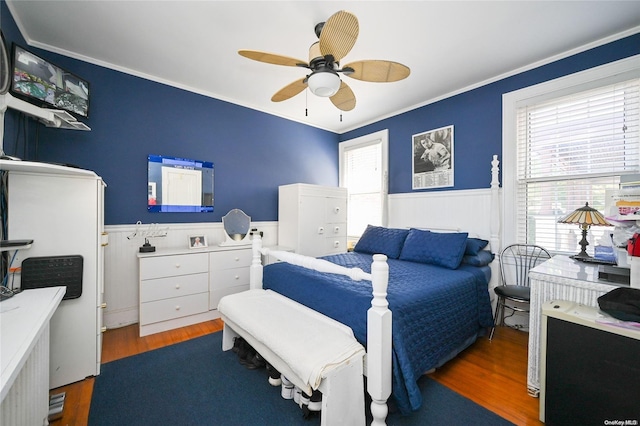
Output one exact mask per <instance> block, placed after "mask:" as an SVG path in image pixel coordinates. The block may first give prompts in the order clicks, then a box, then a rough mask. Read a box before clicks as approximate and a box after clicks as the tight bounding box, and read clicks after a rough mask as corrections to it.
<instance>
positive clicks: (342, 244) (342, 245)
mask: <svg viewBox="0 0 640 426" xmlns="http://www.w3.org/2000/svg"><path fill="white" fill-rule="evenodd" d="M346 251H347V237H344V236H341V237H338V236H336V237H327V238H326V239H325V241H324V252H325V253H327V254H336V253H346Z"/></svg>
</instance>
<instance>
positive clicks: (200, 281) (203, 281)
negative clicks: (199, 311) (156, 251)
mask: <svg viewBox="0 0 640 426" xmlns="http://www.w3.org/2000/svg"><path fill="white" fill-rule="evenodd" d="M208 290H209V274H208V273H206V272H205V273H201V274H191V275H179V276H175V277H167V278H156V279H153V280H143V281H141V282H140V302H141V303H145V302H152V301H154V300H162V299H168V298H171V297H178V296H187V295H189V294H196V293H203V292H206V291H208Z"/></svg>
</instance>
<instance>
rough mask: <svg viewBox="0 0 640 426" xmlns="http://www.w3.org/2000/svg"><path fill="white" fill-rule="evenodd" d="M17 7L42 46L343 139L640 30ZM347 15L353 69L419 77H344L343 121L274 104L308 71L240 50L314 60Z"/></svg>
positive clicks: (380, 14) (246, 9) (571, 10)
mask: <svg viewBox="0 0 640 426" xmlns="http://www.w3.org/2000/svg"><path fill="white" fill-rule="evenodd" d="M7 4H8V6H9V9H10V11H11V13H12V15H13V17H14V19H15V21H16V22H17V24H18V27H19V28H20V30H21V32H22V34H23V36H24V37H25V39H26V40H27V43H28V44H29V45H31V46H35V47H39V48H43V49H45V50H49V51H52V52H57V53H60V54H63V55H66V56H70V57H73V58H77V59H81V60H84V61H87V62H90V63H94V64H98V65H102V66H105V67H108V68H112V69H115V70H118V71H122V72H125V73H129V74H133V75H136V76H140V77H144V78H148V79H150V80H154V81H158V82H161V83H165V84H169V85H172V86H176V87H179V88H182V89H186V90H190V91H193V92H196V93H200V94H203V95H206V96H210V97H213V98H217V99H222V100H225V101H229V102H233V103H236V104H239V105H242V106H245V107H249V108H253V109H256V110H259V111H264V112H267V113H270V114H274V115H277V116H281V117H285V118H288V119H291V120H295V121H299V122H302V123H306V124H309V125H312V126H315V127H319V128H322V129H327V130H331V131H334V132H337V133H343V132H345V131H348V130H352V129H354V128H357V127H360V126H362V125H366V124H369V123H371V122H374V121H378V120H379V119H381V118H385V117H389V116H393V115H396V114H398V113H400V112H404V111H407V110H410V109H414V108H416V107H419V106H422V105H425V104H427V103H430V102H433V101H435V100H438V99H441V98H443V97H446V96H448V95H451V94H454V93H459V92H461V91H464V90H466V89H469V88H473V87H477V86H479V85H481V84H484V83H487V82H490V81H494V80H497V79H498V78H501V77H505V76H508V75H511V74H514V73H516V72H518V71H523V70H526V69H530V68H532V67H534V66H537V65H541V64H544V63H547V62H549V61H551V60H553V59H559V58H562V57H565V56H568V55H569V54H572V53H577V52H579V51H582V50H585V49H586V48H590V47H594V46H598V45H600V44H603V43H605V42H608V41H611V40H615V39H618V38H621V37H622V36H626V35H630V34H633V33H636V32H638V31H640V1H637V0H636V1H315V2H307V1H157V0H156V1H154V0H136V1H93V0H92V1H89V0H84V1H60V0H45V1H31V0H19V1H16V0H7ZM338 10H347V11H349V12H352V13H353V14H355V15H356V16H357V17H358V20H359V24H360V35H359V37H358V40H357V42H356V44H355V46H354V48H353V49H352V50H351V52H350V53H349V54H348V55H347V56H346V57H345V58H343V60H342V62H343V63H344V64H346V63H349V62H353V61H356V60H364V59H385V60H391V61H396V62H400V63H403V64H405V65H407V66H408V67H410V68H411V75H410V76H409V77H408V78H407V79H405V80H402V81H399V82H394V83H369V82H362V81H358V80H354V79H352V78H349V77H343V79H344V81H345V82H347V83H348V84H349V86H350V87H351V88H352V90H353V92H354V93H355V95H356V99H357V104H356V107H355V109H354V110H353V111H349V112H343V113H342V122H341V121H340V114H341V112H340V111H339V110H338V109H336V108H335V107H334V106H333V104H332V103H331V102H330V101H329V99H327V98H318V97H315V96H314V95H313V94H311V93H310V92H309V91H308V90H305V91H304V92H302V93H300V94H298V95H297V96H295V97H294V98H292V99H289V100H287V101H284V102H279V103H274V102H271V100H270V99H271V96H272V95H273V94H274V93H275V92H276V91H278V90H280V89H281V88H282V87H284V86H285V85H287V84H289V83H291V82H293V81H294V80H297V79H300V78H302V77H304V75H305V74H307V71H308V70H306V69H304V68H294V67H284V66H278V65H270V64H266V63H260V62H256V61H251V60H249V59H246V58H244V57H241V56H240V55H238V54H237V51H238V50H239V49H253V50H262V51H266V52H270V53H276V54H280V55H284V56H290V57H294V58H299V59H302V60H305V61H308V57H307V56H308V50H309V46H310V45H311V44H312V43H313V42H315V41H317V38H316V36H315V33H314V27H315V25H316V24H317V23H319V22H323V21H326V19H327V18H328V17H329V16H331V15H332V14H333V13H335V12H337V11H338ZM88 79H89V80H90V78H88ZM305 109H306V110H308V116H306V115H305Z"/></svg>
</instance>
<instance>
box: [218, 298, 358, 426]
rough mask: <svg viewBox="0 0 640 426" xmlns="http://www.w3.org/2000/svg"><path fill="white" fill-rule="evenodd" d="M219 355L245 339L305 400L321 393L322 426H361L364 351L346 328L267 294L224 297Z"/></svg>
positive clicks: (313, 312) (318, 314)
mask: <svg viewBox="0 0 640 426" xmlns="http://www.w3.org/2000/svg"><path fill="white" fill-rule="evenodd" d="M218 311H219V312H220V315H221V317H222V319H223V321H224V331H223V339H222V349H223V350H229V349H231V348H233V343H234V339H235V338H236V337H238V336H241V337H242V338H244V339H245V340H246V341H247V343H249V344H250V345H251V346H252V347H253V348H254V349H255V350H256V351H258V353H259V354H260V355H261V356H262V357H263V358H264V359H266V360H267V362H269V363H270V364H271V365H272V366H273V367H274V368H275V369H277V370H278V371H279V372H280V373H281V374H282V375H284V376H285V377H286V378H287V379H288V380H289V381H291V382H292V383H293V384H294V385H296V386H298V387H299V388H300V389H302V390H303V391H304V392H306V393H307V394H308V395H311V393H312V390H316V389H317V390H320V392H322V413H321V425H364V424H365V412H364V383H363V356H364V354H365V350H364V347H363V346H362V345H361V344H360V343H358V341H357V340H356V339H355V338H354V336H353V331H352V330H351V328H349V327H347V326H346V325H344V324H341V323H340V322H338V321H335V320H333V319H331V318H328V317H326V316H324V315H322V314H320V313H318V312H316V311H314V310H312V309H309V308H307V307H306V306H304V305H301V304H299V303H297V302H295V301H293V300H291V299H288V298H286V297H284V296H282V295H280V294H278V293H275V292H273V291H271V290H262V289H253V290H248V291H244V292H241V293H236V294H232V295H229V296H225V297H223V298H222V299H221V300H220V304H219V305H218Z"/></svg>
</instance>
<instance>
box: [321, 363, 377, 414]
mask: <svg viewBox="0 0 640 426" xmlns="http://www.w3.org/2000/svg"><path fill="white" fill-rule="evenodd" d="M319 389H320V391H321V392H322V412H321V414H320V419H321V421H320V425H321V426H329V425H331V426H333V425H349V426H351V425H353V426H364V424H365V421H366V420H365V413H364V378H363V375H362V357H357V358H355V359H351V360H350V361H349V362H348V363H347V364H344V365H342V366H341V367H338V368H337V369H335V370H333V371H332V372H331V373H329V375H328V377H326V378H323V379H322V382H321V384H320V388H319Z"/></svg>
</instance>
